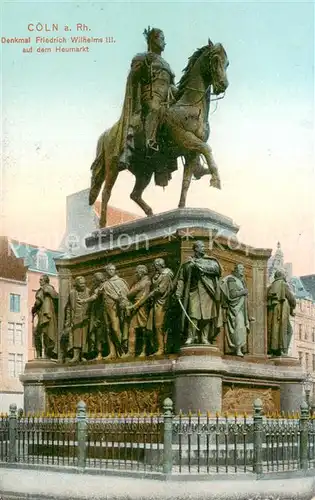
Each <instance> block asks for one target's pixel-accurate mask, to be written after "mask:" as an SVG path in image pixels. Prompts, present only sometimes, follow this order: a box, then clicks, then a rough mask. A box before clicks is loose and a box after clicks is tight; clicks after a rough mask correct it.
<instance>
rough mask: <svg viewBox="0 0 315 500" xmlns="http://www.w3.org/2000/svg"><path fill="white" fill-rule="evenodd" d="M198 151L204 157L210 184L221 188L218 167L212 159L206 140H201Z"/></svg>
mask: <svg viewBox="0 0 315 500" xmlns="http://www.w3.org/2000/svg"><path fill="white" fill-rule="evenodd" d="M200 152H201V154H203V156H204V157H205V160H206V162H207V165H208V168H209V174H210V175H211V179H210V186H212V187H215V188H217V189H221V180H220V175H219V169H218V167H217V164H216V162H215V161H214V158H213V154H212V149H211V148H210V146H209V145H208V144H207V143H206V142H201V144H200Z"/></svg>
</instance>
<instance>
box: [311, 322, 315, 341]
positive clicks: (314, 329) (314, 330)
mask: <svg viewBox="0 0 315 500" xmlns="http://www.w3.org/2000/svg"><path fill="white" fill-rule="evenodd" d="M312 341H313V342H315V326H313V328H312Z"/></svg>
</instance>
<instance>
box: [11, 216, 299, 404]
mask: <svg viewBox="0 0 315 500" xmlns="http://www.w3.org/2000/svg"><path fill="white" fill-rule="evenodd" d="M237 232H238V226H237V225H235V224H234V222H233V221H232V220H231V219H230V218H228V217H225V216H223V215H220V214H217V213H215V212H212V211H210V210H207V209H180V210H173V211H170V212H166V213H164V214H160V215H157V216H153V217H148V218H144V219H140V220H137V221H133V222H129V223H126V224H122V225H120V226H117V227H112V228H105V229H102V230H99V231H96V232H94V233H93V234H92V235H91V236H90V237H89V238H87V239H86V247H85V249H84V251H83V252H82V251H81V253H80V254H76V255H71V256H70V255H68V256H66V257H64V258H63V259H58V260H56V266H57V269H58V273H59V278H60V285H59V295H60V301H59V336H60V335H61V332H62V331H63V322H64V308H65V304H66V301H67V297H68V293H69V289H70V287H71V284H72V283H73V280H74V279H75V278H76V277H77V276H84V277H85V278H86V282H87V286H89V287H90V286H91V281H92V276H93V274H94V273H95V272H98V271H103V269H104V266H105V265H106V264H108V263H109V262H110V263H113V264H114V265H115V266H116V268H117V271H118V274H119V275H120V276H121V277H122V278H124V279H125V280H126V281H127V282H128V283H129V284H131V282H132V281H133V279H134V272H135V268H136V266H137V265H139V264H145V265H147V267H148V269H149V271H150V273H151V269H152V264H153V262H154V260H155V259H156V258H158V257H159V258H163V259H164V260H165V263H166V266H167V267H169V268H171V269H172V271H173V272H174V276H176V274H177V271H178V269H179V266H180V265H181V264H182V263H183V262H185V261H186V260H187V259H188V257H190V256H191V255H192V253H193V249H192V247H193V243H194V241H196V240H203V241H204V243H205V247H206V251H207V253H208V254H210V255H211V256H213V257H215V258H217V259H218V260H219V262H220V264H221V266H222V268H223V276H226V275H228V274H230V273H231V272H232V270H233V268H234V266H235V264H236V263H241V264H243V265H244V268H245V280H246V283H247V288H248V290H249V295H248V298H249V308H250V315H251V316H253V317H254V318H255V319H256V321H255V323H253V324H252V327H251V332H250V335H249V339H248V351H249V352H248V355H246V356H245V357H244V358H237V357H235V356H231V355H226V353H225V347H224V331H223V329H222V330H221V332H220V334H219V335H218V337H217V340H216V345H215V346H209V347H208V346H188V347H185V346H184V347H181V345H182V344H183V342H184V341H185V339H184V338H181V337H180V334H179V331H178V319H179V317H180V314H181V311H180V310H179V311H177V312H176V314H174V315H171V316H170V318H171V320H169V333H168V339H169V345H168V353H169V354H168V355H166V356H164V357H159V358H154V357H153V358H150V359H145V360H141V361H140V360H139V359H137V358H135V359H125V360H116V361H114V362H107V363H104V361H103V360H101V361H95V360H94V361H93V360H92V361H88V362H82V363H80V364H78V365H73V364H72V365H71V364H61V363H60V362H59V363H56V364H51V365H49V366H48V365H40V364H38V363H37V364H36V363H34V364H32V363H28V364H27V366H26V371H25V373H24V375H23V376H22V377H21V380H22V382H23V384H24V387H25V408H26V411H43V410H44V409H45V410H47V411H48V410H49V411H54V412H56V413H64V412H68V411H75V407H76V404H77V402H78V401H79V399H83V400H85V401H86V403H87V406H88V411H90V412H92V413H94V412H96V413H105V412H126V411H127V412H129V411H136V412H139V411H140V412H141V411H149V412H155V411H158V410H159V411H161V410H162V403H163V400H164V399H165V398H166V397H171V398H172V399H173V400H174V403H175V410H176V411H179V410H180V409H182V410H183V411H185V412H187V411H189V410H192V411H198V410H200V411H201V412H205V411H207V410H208V411H211V412H216V411H227V412H235V411H247V412H248V413H250V412H251V411H252V405H253V401H254V400H255V399H256V398H257V397H259V398H260V399H262V401H263V404H264V409H265V411H276V410H280V409H288V408H293V407H294V409H295V410H298V407H299V397H298V386H299V384H301V381H302V379H303V377H304V375H303V373H302V371H301V368H300V366H298V365H297V364H296V362H295V361H294V362H293V360H292V359H291V360H287V361H286V363H285V362H284V361H283V360H282V361H279V360H275V359H268V357H267V355H266V353H267V345H266V337H267V336H266V288H267V272H266V270H267V261H268V258H269V257H270V254H271V250H269V249H257V248H253V247H249V246H247V245H244V244H242V243H240V242H239V241H238V239H237ZM175 306H176V307H177V306H178V304H177V303H176V304H175ZM178 308H179V306H178ZM280 393H281V395H280ZM280 403H281V406H280Z"/></svg>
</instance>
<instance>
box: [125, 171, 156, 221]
mask: <svg viewBox="0 0 315 500" xmlns="http://www.w3.org/2000/svg"><path fill="white" fill-rule="evenodd" d="M151 178H152V174H150V175H143V174H142V176H139V177H136V182H135V186H134V188H133V190H132V193H131V194H130V198H131V199H132V200H133V201H134V202H135V203H137V205H139V207H140V208H142V210H143V211H144V213H145V214H146V215H147V216H150V215H153V211H152V208H151V207H150V206H149V205H148V204H147V203H146V202H145V201H144V200H143V199H142V193H143V191H144V190H145V188H146V187H147V186H148V185H149V184H150V180H151Z"/></svg>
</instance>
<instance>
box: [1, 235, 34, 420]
mask: <svg viewBox="0 0 315 500" xmlns="http://www.w3.org/2000/svg"><path fill="white" fill-rule="evenodd" d="M27 357H28V282H27V268H26V267H25V265H24V263H23V259H19V258H16V256H15V255H14V254H13V253H12V251H11V246H10V242H9V240H8V238H6V237H1V238H0V412H8V411H9V406H10V404H11V403H16V404H17V405H18V407H21V408H23V386H22V384H21V382H20V379H19V376H20V374H21V373H22V372H23V370H24V365H25V363H26V361H27Z"/></svg>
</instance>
